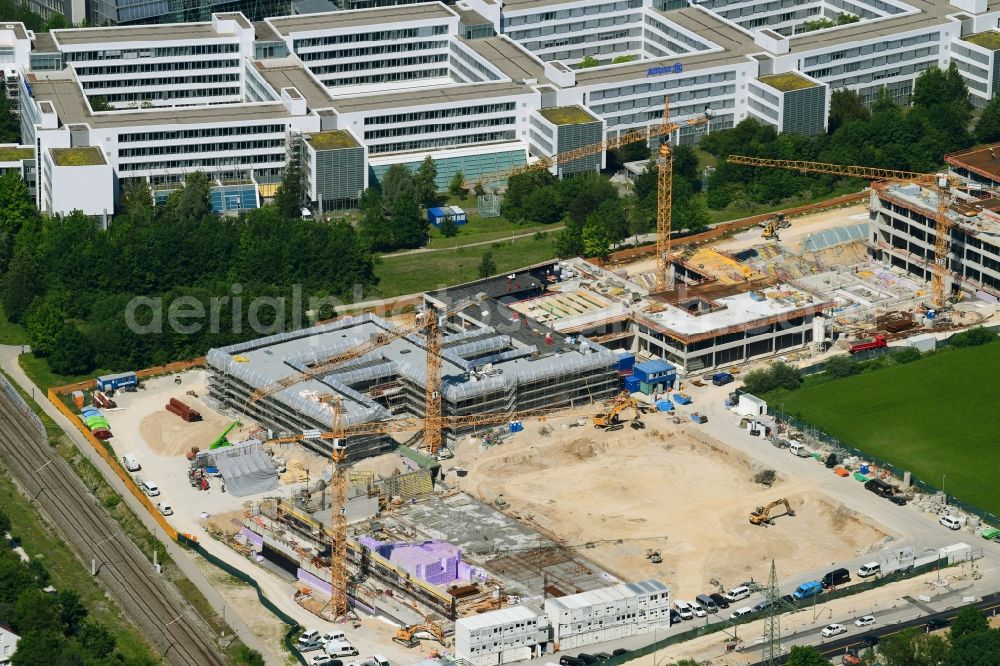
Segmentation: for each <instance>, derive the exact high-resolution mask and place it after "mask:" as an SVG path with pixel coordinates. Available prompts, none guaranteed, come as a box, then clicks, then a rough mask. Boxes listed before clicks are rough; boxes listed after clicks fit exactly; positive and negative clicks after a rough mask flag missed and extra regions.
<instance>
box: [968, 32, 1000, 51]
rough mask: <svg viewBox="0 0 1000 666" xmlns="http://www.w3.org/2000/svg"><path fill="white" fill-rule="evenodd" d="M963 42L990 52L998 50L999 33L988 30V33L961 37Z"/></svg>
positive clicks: (999, 45) (999, 46) (999, 44)
mask: <svg viewBox="0 0 1000 666" xmlns="http://www.w3.org/2000/svg"><path fill="white" fill-rule="evenodd" d="M962 39H964V40H965V41H967V42H969V43H970V44H975V45H976V46H982V47H983V48H984V49H989V50H990V51H997V50H1000V32H996V31H994V30H990V31H988V32H977V33H976V34H974V35H966V36H965V37H962Z"/></svg>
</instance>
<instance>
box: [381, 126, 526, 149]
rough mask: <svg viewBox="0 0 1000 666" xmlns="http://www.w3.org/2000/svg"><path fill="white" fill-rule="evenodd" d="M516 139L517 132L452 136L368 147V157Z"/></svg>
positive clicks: (507, 131)
mask: <svg viewBox="0 0 1000 666" xmlns="http://www.w3.org/2000/svg"><path fill="white" fill-rule="evenodd" d="M516 138H517V132H515V131H514V130H506V131H502V132H481V133H478V134H467V135H454V136H448V137H439V138H435V139H421V140H419V141H399V142H395V143H382V144H378V145H376V146H369V147H368V153H369V154H370V155H381V154H385V153H401V152H406V151H411V150H429V149H431V148H442V147H445V146H462V145H467V144H470V143H495V142H498V141H513V140H514V139H516Z"/></svg>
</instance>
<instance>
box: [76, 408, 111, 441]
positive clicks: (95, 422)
mask: <svg viewBox="0 0 1000 666" xmlns="http://www.w3.org/2000/svg"><path fill="white" fill-rule="evenodd" d="M80 418H81V419H82V420H83V422H84V424H85V425H86V426H87V428H89V429H90V432H91V434H92V435H94V437H96V438H97V439H100V440H107V439H111V426H110V425H108V419H107V418H106V417H105V416H104V414H102V413H101V412H100V410H98V409H96V408H94V407H84V408H83V409H82V410H81V411H80Z"/></svg>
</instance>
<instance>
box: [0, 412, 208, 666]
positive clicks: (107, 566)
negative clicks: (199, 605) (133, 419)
mask: <svg viewBox="0 0 1000 666" xmlns="http://www.w3.org/2000/svg"><path fill="white" fill-rule="evenodd" d="M0 457H2V458H3V460H4V462H5V463H6V465H7V467H8V469H9V470H10V471H11V473H12V474H13V475H14V476H15V477H17V479H18V480H19V481H20V483H21V486H22V487H23V488H24V489H25V490H26V491H27V492H29V493H31V494H32V497H33V498H34V500H33V501H35V502H36V503H37V504H38V505H40V506H41V508H42V509H43V510H44V511H45V513H46V514H47V516H48V518H49V520H50V521H51V522H53V523H54V524H55V525H56V527H57V528H58V529H59V531H60V532H61V533H62V535H63V537H64V538H65V539H67V540H68V541H70V542H71V543H72V544H73V546H74V549H75V550H76V552H77V553H78V554H79V555H80V557H81V558H82V559H84V560H87V559H89V558H94V559H96V561H97V563H98V572H97V575H98V576H99V577H100V578H101V580H102V581H103V582H104V584H105V586H106V587H107V588H108V589H109V590H110V591H111V593H112V594H113V595H114V596H115V597H116V598H117V600H118V602H119V603H120V604H121V606H122V608H123V609H125V611H126V614H127V615H129V617H130V618H131V619H132V620H133V621H134V622H135V623H136V624H137V625H138V626H139V627H140V628H141V629H142V630H143V632H144V633H145V635H146V638H147V639H148V640H149V641H150V642H151V643H153V644H154V645H156V646H157V647H158V648H159V649H160V650H161V654H162V656H163V659H165V660H166V661H168V662H169V663H171V664H177V665H178V666H224V665H225V664H226V663H227V662H226V660H225V659H224V658H223V656H222V655H221V654H220V652H219V649H218V648H217V647H216V644H215V641H214V639H213V636H212V635H211V630H210V629H209V627H208V626H207V625H206V624H205V622H204V621H203V620H202V619H201V618H200V617H198V616H197V613H196V612H195V611H194V610H193V609H192V608H191V607H190V606H189V605H188V604H187V603H186V602H185V601H184V600H183V599H182V598H181V597H180V595H179V594H178V593H177V592H176V591H174V590H171V589H169V588H168V584H167V583H166V582H164V581H163V580H162V579H160V578H159V575H158V574H156V573H155V572H154V571H153V567H152V565H151V564H150V563H149V561H148V560H147V559H146V557H145V555H144V554H143V553H142V552H141V551H140V550H139V549H138V548H137V547H136V546H135V544H133V543H132V542H131V541H129V539H128V537H126V536H125V535H124V534H122V533H121V532H120V531H119V527H118V525H117V523H115V521H114V520H112V519H111V517H109V516H108V515H107V514H106V513H105V512H104V510H103V509H102V508H101V507H100V506H99V505H98V503H97V501H96V499H95V498H94V497H93V496H92V495H91V493H90V491H89V490H88V489H87V488H86V486H85V485H84V484H83V482H82V481H81V480H80V478H79V477H78V476H77V475H76V473H75V472H74V471H73V470H71V469H70V468H69V465H68V464H67V463H66V462H65V461H64V460H63V459H62V458H60V457H59V455H58V454H57V453H56V452H55V451H53V450H52V449H51V448H50V447H49V444H48V442H44V441H41V440H40V438H39V436H38V434H37V433H36V432H34V431H33V430H31V429H30V428H28V427H27V426H25V425H24V424H23V423H22V422H21V420H20V414H19V413H18V412H17V410H16V408H15V407H14V405H13V404H12V403H11V401H10V399H9V398H7V396H5V395H4V396H2V397H0Z"/></svg>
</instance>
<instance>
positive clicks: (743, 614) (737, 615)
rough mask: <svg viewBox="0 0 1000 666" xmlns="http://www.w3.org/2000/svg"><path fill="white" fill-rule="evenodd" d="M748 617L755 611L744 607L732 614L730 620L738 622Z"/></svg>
mask: <svg viewBox="0 0 1000 666" xmlns="http://www.w3.org/2000/svg"><path fill="white" fill-rule="evenodd" d="M747 615H753V609H752V608H750V607H749V606H743V607H742V608H737V609H736V610H734V611H733V612H732V613H730V614H729V619H730V620H738V619H740V618H741V617H746V616H747Z"/></svg>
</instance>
